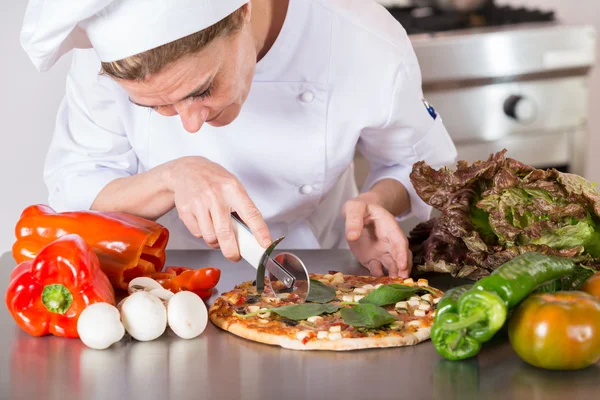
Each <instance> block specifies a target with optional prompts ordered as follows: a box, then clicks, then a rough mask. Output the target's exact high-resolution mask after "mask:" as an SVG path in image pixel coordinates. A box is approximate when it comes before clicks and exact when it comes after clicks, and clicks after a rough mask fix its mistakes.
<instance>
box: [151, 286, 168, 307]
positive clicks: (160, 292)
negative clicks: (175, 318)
mask: <svg viewBox="0 0 600 400" xmlns="http://www.w3.org/2000/svg"><path fill="white" fill-rule="evenodd" d="M148 293H150V294H153V295H154V296H156V297H158V298H159V299H161V301H162V302H163V304H164V305H165V307H167V305H168V304H169V300H171V297H173V292H171V291H170V290H167V289H163V288H160V289H152V290H151V291H149V292H148Z"/></svg>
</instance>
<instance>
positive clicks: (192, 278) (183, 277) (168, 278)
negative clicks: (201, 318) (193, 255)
mask: <svg viewBox="0 0 600 400" xmlns="http://www.w3.org/2000/svg"><path fill="white" fill-rule="evenodd" d="M150 278H152V279H154V280H156V281H157V282H158V283H160V284H161V286H162V287H163V288H165V289H167V290H170V291H171V292H173V293H177V292H180V291H190V292H194V293H196V294H197V295H198V296H200V298H202V299H203V300H208V299H209V298H210V296H211V295H212V292H213V289H214V288H215V286H217V283H219V279H221V270H220V269H218V268H212V267H209V268H201V269H192V268H188V267H167V268H165V270H164V272H158V273H155V274H152V275H150Z"/></svg>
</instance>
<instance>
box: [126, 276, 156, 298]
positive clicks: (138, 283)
mask: <svg viewBox="0 0 600 400" xmlns="http://www.w3.org/2000/svg"><path fill="white" fill-rule="evenodd" d="M162 288H163V287H162V286H161V284H160V283H158V282H156V281H155V280H154V279H152V278H148V277H145V276H142V277H139V278H134V279H132V280H131V282H129V285H128V286H127V291H128V292H129V294H133V293H136V292H142V291H145V292H149V291H151V290H153V289H162Z"/></svg>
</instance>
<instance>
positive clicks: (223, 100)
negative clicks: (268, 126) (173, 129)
mask: <svg viewBox="0 0 600 400" xmlns="http://www.w3.org/2000/svg"><path fill="white" fill-rule="evenodd" d="M255 68H256V47H255V44H254V39H253V35H252V28H251V24H250V23H249V22H248V21H246V23H245V24H244V27H243V28H242V30H241V31H239V32H237V33H234V34H232V35H229V36H225V37H220V38H217V39H215V40H213V41H212V42H211V43H210V44H209V45H208V46H206V47H205V48H203V49H202V50H201V51H200V52H199V53H197V54H194V55H191V56H186V57H184V58H182V59H180V60H178V61H176V62H174V63H172V64H170V65H169V66H168V67H166V68H165V69H164V70H162V71H160V72H159V73H157V74H154V75H151V76H149V77H148V78H146V79H145V80H144V81H141V82H137V81H129V80H117V82H118V83H119V85H121V87H123V88H124V89H125V90H126V91H127V93H128V94H129V98H130V100H131V101H132V102H133V103H134V104H137V105H139V106H142V107H150V108H152V109H154V110H156V112H158V113H160V114H162V115H165V116H175V115H179V117H180V118H181V122H182V123H183V126H184V128H185V129H186V130H187V131H188V132H190V133H196V132H198V131H199V130H200V128H201V127H202V124H204V122H206V123H208V124H209V125H212V126H224V125H228V124H230V123H231V122H232V121H233V120H235V118H237V116H238V115H239V113H240V110H241V108H242V105H243V104H244V102H245V101H246V98H247V97H248V92H249V91H250V86H251V84H252V77H253V76H254V70H255Z"/></svg>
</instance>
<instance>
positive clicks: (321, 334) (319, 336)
mask: <svg viewBox="0 0 600 400" xmlns="http://www.w3.org/2000/svg"><path fill="white" fill-rule="evenodd" d="M328 335H329V332H327V331H319V333H317V339H327V336H328Z"/></svg>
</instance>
